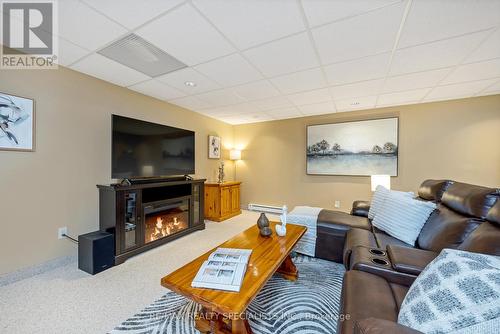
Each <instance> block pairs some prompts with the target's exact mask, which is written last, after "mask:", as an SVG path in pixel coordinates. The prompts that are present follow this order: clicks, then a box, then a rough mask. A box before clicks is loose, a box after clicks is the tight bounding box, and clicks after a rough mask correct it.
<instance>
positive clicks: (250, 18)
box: [194, 0, 305, 50]
mask: <svg viewBox="0 0 500 334" xmlns="http://www.w3.org/2000/svg"><path fill="white" fill-rule="evenodd" d="M194 4H195V6H196V7H198V9H199V10H201V12H203V14H204V15H205V16H206V17H207V18H208V19H209V20H210V21H211V22H212V23H213V24H214V25H215V26H217V28H218V29H219V30H220V31H222V33H223V34H224V35H226V36H227V37H228V38H229V39H230V40H231V41H232V42H233V43H234V44H235V45H236V46H237V47H238V48H239V49H240V50H241V49H246V48H249V47H251V46H255V45H257V44H260V43H264V42H268V41H272V40H274V39H277V38H281V37H284V36H287V35H290V34H293V33H297V32H299V31H302V30H304V29H305V26H304V23H303V21H302V17H301V13H300V10H299V6H298V5H297V2H296V1H248V0H231V1H227V0H195V1H194Z"/></svg>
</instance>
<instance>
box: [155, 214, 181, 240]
mask: <svg viewBox="0 0 500 334" xmlns="http://www.w3.org/2000/svg"><path fill="white" fill-rule="evenodd" d="M151 225H153V224H151ZM151 227H153V226H151ZM186 227H187V226H186V223H185V222H183V221H181V220H179V218H178V217H175V216H174V217H172V221H170V222H168V223H167V222H165V219H164V217H161V216H159V217H156V224H155V225H154V228H152V231H151V233H150V234H149V240H147V242H150V241H155V240H157V239H160V238H163V237H166V236H168V235H170V234H173V233H175V232H177V231H180V230H182V229H184V228H186Z"/></svg>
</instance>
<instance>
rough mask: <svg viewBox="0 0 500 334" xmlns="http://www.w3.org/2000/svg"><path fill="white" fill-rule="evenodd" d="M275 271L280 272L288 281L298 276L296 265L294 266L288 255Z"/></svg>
mask: <svg viewBox="0 0 500 334" xmlns="http://www.w3.org/2000/svg"><path fill="white" fill-rule="evenodd" d="M276 272H278V273H280V274H281V275H283V277H284V278H286V279H287V280H290V281H296V280H297V278H298V277H299V271H298V270H297V267H295V264H294V263H293V261H292V258H291V257H290V255H288V256H287V257H286V258H285V260H283V262H282V263H281V265H280V266H279V268H278V270H276Z"/></svg>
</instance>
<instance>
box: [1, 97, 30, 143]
mask: <svg viewBox="0 0 500 334" xmlns="http://www.w3.org/2000/svg"><path fill="white" fill-rule="evenodd" d="M0 150H4V151H34V150H35V101H34V100H33V99H28V98H25V97H21V96H16V95H10V94H6V93H2V92H0Z"/></svg>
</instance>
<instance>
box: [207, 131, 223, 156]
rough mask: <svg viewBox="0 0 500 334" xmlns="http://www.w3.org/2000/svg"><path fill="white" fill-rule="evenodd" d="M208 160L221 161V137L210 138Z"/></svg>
mask: <svg viewBox="0 0 500 334" xmlns="http://www.w3.org/2000/svg"><path fill="white" fill-rule="evenodd" d="M208 158H209V159H220V137H217V136H208Z"/></svg>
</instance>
